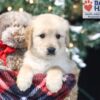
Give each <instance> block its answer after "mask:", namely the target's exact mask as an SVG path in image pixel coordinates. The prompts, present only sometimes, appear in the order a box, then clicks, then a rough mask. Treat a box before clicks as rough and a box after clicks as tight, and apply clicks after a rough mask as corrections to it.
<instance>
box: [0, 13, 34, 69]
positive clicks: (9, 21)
mask: <svg viewBox="0 0 100 100" xmlns="http://www.w3.org/2000/svg"><path fill="white" fill-rule="evenodd" d="M31 19H33V17H32V15H30V14H28V13H26V12H17V11H11V12H6V13H3V14H1V15H0V41H1V42H0V65H4V66H7V67H8V68H10V69H14V70H16V69H19V68H20V67H21V64H22V59H23V54H24V52H25V50H26V43H25V37H24V30H25V28H26V27H27V25H28V24H29V22H30V21H31Z"/></svg>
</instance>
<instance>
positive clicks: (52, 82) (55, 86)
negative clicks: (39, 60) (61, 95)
mask: <svg viewBox="0 0 100 100" xmlns="http://www.w3.org/2000/svg"><path fill="white" fill-rule="evenodd" d="M62 79H63V73H62V72H61V71H60V70H59V69H51V70H49V71H48V72H47V77H46V86H47V88H48V90H50V92H52V93H56V92H58V91H59V90H60V89H61V88H62V84H63V82H62Z"/></svg>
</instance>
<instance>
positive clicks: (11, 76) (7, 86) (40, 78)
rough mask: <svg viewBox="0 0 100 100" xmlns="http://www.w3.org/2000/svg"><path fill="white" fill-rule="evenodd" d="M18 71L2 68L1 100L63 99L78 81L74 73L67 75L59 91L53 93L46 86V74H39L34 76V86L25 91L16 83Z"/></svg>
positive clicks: (0, 72)
mask: <svg viewBox="0 0 100 100" xmlns="http://www.w3.org/2000/svg"><path fill="white" fill-rule="evenodd" d="M17 73H18V72H16V71H4V70H0V100H63V99H64V98H65V97H66V96H68V95H69V93H70V91H71V89H72V88H73V86H74V85H75V83H76V80H75V76H74V75H73V74H68V75H65V76H64V77H65V78H66V80H65V82H64V83H63V86H62V89H60V90H59V91H58V93H53V94H52V93H51V92H50V91H48V89H47V88H46V84H45V77H46V75H45V74H37V75H35V76H34V77H33V84H32V86H31V87H30V88H29V89H28V90H26V91H25V92H21V91H20V90H19V89H18V87H17V85H16V76H17Z"/></svg>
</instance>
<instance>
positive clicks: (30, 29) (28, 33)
mask: <svg viewBox="0 0 100 100" xmlns="http://www.w3.org/2000/svg"><path fill="white" fill-rule="evenodd" d="M32 33H33V27H32V26H28V27H26V29H25V41H26V45H27V48H28V49H31V47H32V45H33V42H32V41H33V38H32Z"/></svg>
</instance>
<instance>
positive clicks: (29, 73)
mask: <svg viewBox="0 0 100 100" xmlns="http://www.w3.org/2000/svg"><path fill="white" fill-rule="evenodd" d="M68 30H69V25H68V22H67V21H66V20H64V19H63V18H61V17H59V16H57V15H53V14H42V15H39V16H37V17H36V19H35V20H33V21H32V22H31V24H30V26H29V27H28V28H27V29H26V42H27V46H28V50H27V51H26V53H25V56H24V60H23V66H22V67H21V69H20V71H19V74H18V77H17V86H18V87H19V89H20V90H21V91H25V90H27V89H28V88H29V87H30V86H31V84H32V78H33V76H34V74H37V73H46V74H47V77H46V86H47V88H48V89H49V90H50V91H51V92H52V93H55V92H58V90H59V89H60V88H61V87H62V83H63V74H65V73H74V71H73V70H74V68H75V64H74V63H73V61H71V60H70V59H69V57H68V55H67V53H66V45H67V46H68V44H69V36H68ZM57 34H59V35H60V38H57ZM41 35H43V36H44V37H43V38H42V37H41ZM49 47H54V48H55V55H48V51H47V50H48V48H49Z"/></svg>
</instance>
